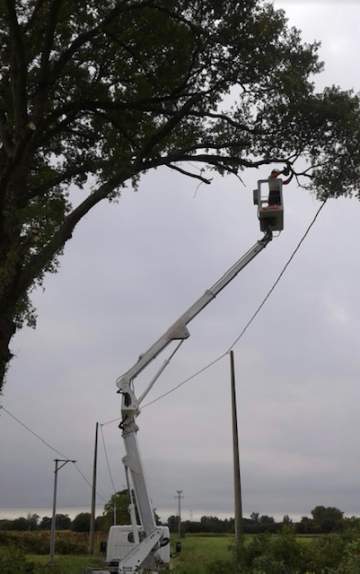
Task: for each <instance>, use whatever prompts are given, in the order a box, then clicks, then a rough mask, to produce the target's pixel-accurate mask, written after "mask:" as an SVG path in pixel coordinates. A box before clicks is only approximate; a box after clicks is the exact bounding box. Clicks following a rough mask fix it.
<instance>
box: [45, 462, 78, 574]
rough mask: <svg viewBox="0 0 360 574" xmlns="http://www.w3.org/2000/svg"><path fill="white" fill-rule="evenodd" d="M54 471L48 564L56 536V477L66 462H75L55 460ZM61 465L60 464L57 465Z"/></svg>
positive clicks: (51, 560)
mask: <svg viewBox="0 0 360 574" xmlns="http://www.w3.org/2000/svg"><path fill="white" fill-rule="evenodd" d="M54 462H55V470H54V495H53V512H52V519H51V534H50V557H49V562H50V563H51V562H53V560H54V555H55V535H56V497H57V475H58V472H59V470H61V469H62V468H63V467H64V466H65V465H66V464H67V463H68V462H72V463H73V464H75V462H76V460H70V459H69V458H66V459H64V458H55V459H54ZM59 463H62V464H59Z"/></svg>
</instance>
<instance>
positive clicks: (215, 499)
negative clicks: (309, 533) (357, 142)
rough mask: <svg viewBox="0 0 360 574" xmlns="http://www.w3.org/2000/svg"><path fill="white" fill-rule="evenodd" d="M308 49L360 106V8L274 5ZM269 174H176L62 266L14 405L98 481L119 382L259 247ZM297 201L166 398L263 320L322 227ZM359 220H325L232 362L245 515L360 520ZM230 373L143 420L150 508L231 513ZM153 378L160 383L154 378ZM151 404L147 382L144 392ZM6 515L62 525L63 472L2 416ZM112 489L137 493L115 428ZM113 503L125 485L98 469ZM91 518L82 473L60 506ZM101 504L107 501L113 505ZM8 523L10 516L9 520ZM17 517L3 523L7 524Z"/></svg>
mask: <svg viewBox="0 0 360 574" xmlns="http://www.w3.org/2000/svg"><path fill="white" fill-rule="evenodd" d="M276 6H278V7H283V8H284V9H286V11H287V14H288V16H289V18H290V23H291V24H294V25H296V26H298V27H299V28H301V29H302V30H303V37H304V39H305V40H307V41H312V40H314V39H319V40H321V41H322V48H321V57H322V59H323V60H325V62H326V71H325V73H324V74H323V76H322V78H321V79H320V80H319V85H321V86H322V85H325V84H330V83H335V84H339V85H341V86H342V87H344V88H351V87H354V89H355V90H356V91H358V90H359V88H360V79H359V76H358V69H357V68H358V66H357V62H356V60H355V57H354V55H355V54H357V53H358V50H359V39H358V30H359V25H360V6H358V5H356V4H354V3H351V2H338V3H334V2H329V3H326V2H321V3H320V2H317V3H310V2H302V3H300V2H290V1H287V2H285V1H284V2H276ZM266 176H267V173H266V172H264V171H261V172H260V171H259V172H257V173H255V172H244V174H243V179H244V181H245V184H246V187H245V188H244V187H243V186H241V185H240V184H239V182H238V181H237V180H236V179H235V178H231V177H226V178H225V179H221V178H216V179H215V180H214V182H213V184H212V185H211V186H210V187H205V186H202V187H200V188H199V189H198V191H197V192H196V184H194V183H193V182H192V181H189V180H187V179H185V178H181V177H179V176H174V174H173V173H172V172H171V173H169V172H168V171H166V170H159V171H158V172H155V173H152V174H149V175H147V176H146V177H145V178H143V180H142V183H141V186H140V190H139V192H138V193H133V192H132V191H130V190H129V191H127V192H125V193H124V194H123V197H122V198H121V199H120V201H119V203H118V205H107V204H104V205H103V206H101V207H100V208H99V209H97V210H96V211H94V213H92V214H90V215H89V216H88V217H87V219H86V221H84V222H83V223H82V224H81V225H80V227H79V228H78V230H77V231H76V232H75V234H74V238H73V240H72V242H71V244H69V246H67V247H66V249H65V255H64V257H63V258H62V262H61V270H60V272H59V273H58V274H57V275H54V276H50V277H48V279H47V281H46V290H45V292H42V291H37V292H36V293H35V294H34V302H35V304H36V306H37V308H38V312H39V320H38V328H37V330H36V331H31V330H29V329H25V330H24V331H23V332H22V333H21V334H20V335H19V336H18V337H17V338H16V340H15V343H14V345H13V346H14V350H15V352H16V354H17V358H16V359H15V360H14V361H13V363H12V366H11V370H10V372H9V376H8V384H7V386H6V388H5V390H4V397H3V401H2V402H3V404H4V406H5V407H7V408H8V409H9V410H10V411H11V412H13V413H14V414H15V415H17V416H18V417H20V418H21V419H22V420H24V422H26V423H27V424H29V425H30V426H31V427H32V428H34V430H35V431H37V432H38V433H40V434H41V435H42V436H44V437H45V438H46V439H47V440H48V441H49V442H51V443H52V444H54V445H55V446H56V447H57V448H58V449H60V450H61V451H63V452H65V453H68V455H69V456H71V457H75V458H77V459H78V460H79V463H80V466H81V468H82V470H83V471H84V472H85V473H86V474H87V476H90V473H91V457H92V452H91V449H92V440H93V433H94V425H95V421H96V420H100V421H105V420H108V419H111V418H114V417H117V416H119V415H120V399H119V396H118V395H117V394H116V392H115V391H116V389H115V384H114V381H115V378H116V377H117V376H119V375H120V374H121V373H122V372H123V371H125V370H126V369H127V368H129V367H130V366H131V365H132V364H133V362H134V361H135V360H136V358H137V356H138V355H139V354H140V353H141V352H142V351H144V350H145V349H146V348H147V347H148V346H149V345H150V344H151V343H152V342H153V341H154V340H155V339H156V338H157V337H158V336H159V335H160V334H161V333H162V332H163V330H164V329H165V328H167V327H168V326H169V324H170V322H172V321H173V320H174V319H175V318H176V317H177V316H178V315H179V314H180V313H181V312H182V311H183V310H184V309H185V308H186V307H187V306H188V305H190V304H191V303H192V302H193V300H194V299H195V298H196V297H198V296H199V295H200V294H201V293H202V292H203V291H204V289H206V288H207V287H209V285H211V283H212V282H214V281H215V280H216V279H217V278H218V277H219V276H220V275H221V274H222V273H223V272H224V271H225V269H226V268H227V267H228V266H229V265H230V264H231V263H232V262H233V261H234V260H235V259H237V258H238V257H239V256H240V255H241V254H242V253H243V252H244V251H246V250H247V249H248V248H249V246H250V245H251V244H252V243H253V242H254V241H255V240H256V239H257V238H258V237H259V236H260V233H259V230H258V226H257V220H256V214H255V211H254V208H253V206H252V201H251V190H252V188H253V186H254V184H255V182H256V179H257V178H258V177H266ZM318 205H319V204H318V202H317V201H316V200H315V199H314V198H313V197H311V196H310V195H308V194H306V193H305V192H304V191H300V190H298V189H297V188H296V186H295V184H292V185H291V186H290V187H289V189H287V190H286V220H285V221H286V227H285V231H284V232H283V233H282V235H281V236H280V238H279V239H277V240H276V241H274V242H273V244H271V245H270V246H269V247H268V248H267V249H266V250H265V251H264V252H263V253H262V254H261V255H260V256H259V257H258V258H257V259H256V260H255V261H254V262H253V263H252V264H251V265H250V266H249V267H248V268H247V269H246V270H245V271H244V272H243V273H242V274H241V275H240V276H239V277H238V278H237V279H236V280H235V281H234V282H233V283H232V284H231V286H229V287H228V288H227V289H226V290H225V291H224V292H223V293H222V294H221V295H220V296H219V298H218V299H217V300H216V301H215V302H214V303H213V304H212V305H210V306H209V307H208V308H207V310H205V311H204V312H203V313H202V314H201V315H200V316H199V317H198V318H197V319H196V320H195V321H194V322H193V324H191V325H190V332H191V335H192V336H191V339H190V340H189V341H188V342H187V343H186V344H184V346H183V348H182V350H181V352H180V353H179V354H178V355H177V358H176V360H175V361H174V363H173V364H172V365H171V367H170V368H169V370H168V371H167V372H166V374H165V375H164V376H163V378H162V379H161V380H160V381H159V384H158V386H157V387H156V389H155V390H154V391H153V393H152V397H154V396H157V395H158V394H160V393H162V392H165V391H166V390H168V389H169V388H170V387H171V386H173V385H174V384H176V383H177V382H179V381H181V380H182V379H183V378H185V377H187V376H188V375H190V374H191V373H192V372H193V371H195V370H196V369H198V368H199V367H201V366H203V364H205V363H206V362H208V361H209V360H211V359H212V358H214V357H215V356H217V355H218V354H219V353H221V352H222V351H224V350H225V349H226V348H227V347H228V345H229V344H230V343H231V342H232V340H233V339H234V338H235V337H236V335H237V334H238V333H239V332H240V331H241V329H242V327H243V325H244V324H245V322H246V321H247V320H248V318H249V316H250V315H251V313H252V312H253V311H254V309H255V308H256V306H257V305H258V303H259V302H260V300H261V299H262V297H263V296H264V294H265V293H266V291H267V289H268V288H269V287H270V286H271V284H272V282H273V280H274V279H275V277H276V275H277V273H278V272H279V271H280V269H281V267H282V265H283V264H284V263H285V261H286V259H287V257H288V256H289V254H290V252H291V250H292V249H293V248H294V247H295V245H296V243H297V241H298V240H299V238H300V236H301V234H302V233H303V231H304V230H305V227H306V226H307V225H308V223H309V222H310V220H311V218H312V217H313V214H314V213H315V211H316V209H317V207H318ZM359 218H360V204H359V202H357V201H355V200H349V199H347V200H345V199H341V200H337V201H335V200H334V201H331V202H329V203H328V204H327V206H326V207H325V209H324V210H323V213H322V214H321V216H320V218H319V221H318V223H317V224H316V225H315V227H314V229H313V231H312V232H311V234H310V236H309V238H308V239H307V240H306V242H305V243H304V246H303V248H302V249H301V251H300V253H299V254H298V256H297V258H296V259H295V261H294V262H293V264H292V265H291V267H290V268H289V270H288V272H287V274H286V276H285V278H284V280H283V281H282V282H281V284H280V285H279V287H278V289H277V290H276V292H275V293H274V295H273V296H272V298H271V300H270V301H269V303H268V305H267V306H266V308H265V309H264V310H263V312H262V314H261V315H260V316H259V317H258V319H257V320H256V322H255V323H254V324H253V326H252V327H251V329H250V330H249V332H248V333H247V335H246V336H245V337H244V338H243V340H242V341H241V343H240V344H239V345H238V347H237V348H236V366H237V378H238V407H239V424H240V445H241V458H242V476H243V490H244V507H245V512H246V513H250V512H252V511H258V512H261V513H268V514H276V515H279V514H280V515H281V514H285V513H288V514H305V513H308V512H309V511H310V509H311V508H313V506H315V505H316V504H325V505H332V506H338V507H340V508H341V509H342V510H343V511H345V512H347V513H360V503H359V496H358V491H359V487H360V484H359V479H358V477H359V476H360V460H359V456H358V455H357V453H358V451H359V444H358V438H357V437H358V418H359V415H358V410H359V406H358V405H359V399H360V388H359V384H358V380H359V372H360V356H359V352H358V347H359V345H358V336H359V335H358V333H359V326H360V312H359V305H358V298H359V295H358V293H359V288H358V283H359V278H360V262H359V257H358V255H357V250H356V248H357V246H358V244H359ZM228 374H229V366H228V361H227V359H224V360H223V361H221V362H220V363H218V364H217V365H216V366H215V367H213V368H212V369H211V370H209V371H207V372H206V373H205V374H203V375H201V376H200V377H198V378H197V379H195V380H194V381H192V382H191V383H188V384H187V385H185V386H184V387H182V388H181V389H180V390H179V391H178V392H176V393H173V394H172V395H170V396H169V397H167V398H166V399H164V400H162V401H159V402H158V403H156V404H155V405H153V406H151V407H149V408H147V409H144V411H143V413H142V414H141V417H140V418H139V426H140V433H139V440H140V444H141V450H142V453H143V456H144V463H145V468H146V472H147V478H148V482H149V487H150V490H151V493H152V497H153V502H154V505H155V506H156V507H157V508H158V509H159V510H160V511H161V510H163V512H164V514H166V515H167V514H169V513H170V512H174V511H175V499H174V495H175V491H176V489H179V488H182V489H183V490H184V495H185V498H184V508H185V511H186V512H189V511H190V510H191V511H192V512H193V513H197V512H203V513H211V512H219V513H220V512H231V508H232V497H233V492H232V475H231V464H232V455H231V435H230V432H231V424H230V413H229V402H230V397H229V382H228ZM147 376H150V375H147ZM140 386H141V382H140ZM0 428H1V433H0V446H1V452H2V463H1V467H0V484H1V489H0V507H1V508H3V509H5V508H6V507H8V508H13V507H19V508H21V509H26V508H34V507H44V508H46V507H49V506H50V501H51V488H52V483H51V481H52V470H53V462H52V460H53V458H54V456H55V455H54V454H53V453H51V452H50V451H48V450H47V449H46V448H45V446H44V445H42V444H41V443H39V442H38V441H36V439H35V438H34V437H33V436H31V435H30V434H28V433H26V432H25V431H24V430H23V429H22V428H20V427H19V426H18V425H17V424H16V423H15V422H14V421H12V420H11V419H9V418H8V417H7V416H6V414H4V413H2V414H0ZM104 434H105V437H106V442H107V445H108V449H109V454H110V459H111V464H112V470H113V474H114V477H115V480H116V483H117V485H118V486H119V487H121V486H122V485H123V471H122V467H121V456H123V446H122V441H121V436H120V431H119V430H118V429H117V427H116V425H109V426H107V427H104ZM99 490H101V491H102V492H104V493H105V495H106V496H108V495H109V494H110V492H111V485H110V482H109V479H108V477H107V474H106V469H105V464H104V456H103V454H101V464H100V478H99ZM89 501H90V493H89V488H88V486H87V485H86V484H85V483H84V482H83V481H82V479H81V477H80V476H79V475H78V474H77V473H76V472H75V471H74V470H73V469H72V468H71V467H66V468H65V469H64V470H63V471H61V479H60V485H59V506H63V507H80V506H85V505H86V504H88V503H89ZM99 502H101V501H99ZM3 514H4V513H3ZM5 514H6V511H5Z"/></svg>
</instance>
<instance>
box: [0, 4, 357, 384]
mask: <svg viewBox="0 0 360 574" xmlns="http://www.w3.org/2000/svg"><path fill="white" fill-rule="evenodd" d="M317 48H318V44H316V43H313V44H304V43H303V42H302V40H301V37H300V33H299V32H298V31H297V30H296V29H294V28H289V27H288V26H287V21H286V18H285V14H284V12H283V11H281V10H275V9H274V7H273V6H272V5H271V4H270V3H265V2H264V1H263V0H242V1H241V2H239V1H238V0H223V1H222V2H219V1H218V0H172V1H171V2H169V0H103V1H102V2H98V1H97V0H88V1H87V2H86V3H84V2H77V1H75V0H3V2H1V11H0V145H1V147H0V384H1V383H2V381H3V378H4V374H5V370H6V367H7V365H8V363H9V361H10V358H11V352H10V349H9V344H10V340H11V338H12V336H13V335H14V333H15V332H16V331H17V329H19V328H20V327H21V326H22V325H23V324H24V323H27V324H29V325H32V326H34V324H35V311H34V309H33V308H32V306H31V303H30V300H29V296H30V293H31V290H32V289H33V288H34V286H36V285H39V284H41V283H42V281H43V278H44V274H45V273H47V272H54V271H55V270H56V269H57V267H58V262H59V256H60V255H61V253H62V250H63V247H64V245H65V243H66V242H67V241H68V240H69V239H70V238H71V236H72V233H73V231H74V229H75V227H76V225H77V224H78V223H79V221H81V219H82V218H83V217H84V216H85V215H86V214H87V213H88V212H89V211H90V210H91V209H92V208H93V207H95V206H96V205H97V204H98V203H99V202H101V201H104V200H109V201H112V200H114V199H116V198H118V197H119V195H120V193H121V190H122V189H123V188H124V187H126V186H127V185H132V186H136V185H137V183H138V182H139V179H140V177H141V176H142V175H143V174H144V173H146V172H147V171H149V170H151V169H156V168H159V167H160V166H165V167H166V168H168V169H170V170H173V171H175V172H176V173H180V174H182V175H184V176H187V177H190V178H194V179H195V180H197V181H200V182H201V183H205V184H209V183H210V182H211V172H217V173H218V174H221V175H224V174H227V173H231V174H235V175H236V174H238V173H239V171H241V170H243V169H245V168H258V167H260V166H262V165H265V166H266V165H269V164H271V163H275V164H278V165H279V166H284V167H286V169H287V170H288V171H289V173H290V177H291V176H292V177H297V178H300V175H301V177H302V179H301V181H302V182H304V183H308V184H309V185H312V186H313V187H315V188H316V189H317V192H318V194H319V195H321V196H326V195H328V194H329V195H339V194H346V193H351V192H353V191H355V192H357V193H358V192H359V178H358V172H357V166H358V165H359V163H360V162H359V153H360V151H359V150H360V146H359V138H360V135H359V130H358V129H357V126H358V123H359V100H358V98H357V97H356V96H354V95H352V94H351V93H346V92H342V91H341V90H340V89H338V88H334V87H333V88H328V89H326V90H324V91H323V92H322V93H316V92H315V88H314V84H313V75H314V74H316V73H318V72H320V71H321V68H322V64H321V63H320V62H319V60H318V56H317ZM229 95H231V97H230V98H229V97H228V98H227V101H231V102H232V103H231V104H230V105H227V104H225V103H224V97H225V96H229ZM299 158H302V159H303V160H305V161H306V162H307V163H306V164H304V162H302V163H301V164H300V165H301V166H302V167H298V165H299V164H298V159H299ZM194 164H195V165H198V166H199V169H198V170H197V169H194V168H193V167H191V166H193V165H194ZM304 165H305V167H304ZM299 181H300V180H299ZM70 187H71V190H72V191H73V193H72V196H74V194H75V190H76V189H83V190H85V191H86V192H87V196H86V197H85V199H81V198H80V199H77V196H76V194H75V199H74V205H72V201H71V199H70V197H69V189H70ZM81 197H82V196H81Z"/></svg>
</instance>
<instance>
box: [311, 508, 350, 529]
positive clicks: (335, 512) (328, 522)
mask: <svg viewBox="0 0 360 574" xmlns="http://www.w3.org/2000/svg"><path fill="white" fill-rule="evenodd" d="M311 514H312V517H313V520H314V526H315V527H316V528H317V529H318V530H319V531H320V532H335V531H336V530H341V529H342V528H343V516H344V513H343V512H341V510H339V509H338V508H335V507H333V506H316V507H315V508H313V510H312V511H311Z"/></svg>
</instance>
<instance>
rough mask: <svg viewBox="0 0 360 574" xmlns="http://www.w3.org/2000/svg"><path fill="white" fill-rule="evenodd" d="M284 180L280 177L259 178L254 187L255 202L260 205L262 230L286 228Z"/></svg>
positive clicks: (259, 215)
mask: <svg viewBox="0 0 360 574" xmlns="http://www.w3.org/2000/svg"><path fill="white" fill-rule="evenodd" d="M282 185H283V182H282V180H281V179H280V178H269V179H259V180H258V186H257V188H256V189H254V191H253V194H254V204H255V205H257V206H258V218H259V221H260V229H261V231H264V232H266V231H282V230H283V229H284V204H283V194H282Z"/></svg>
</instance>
